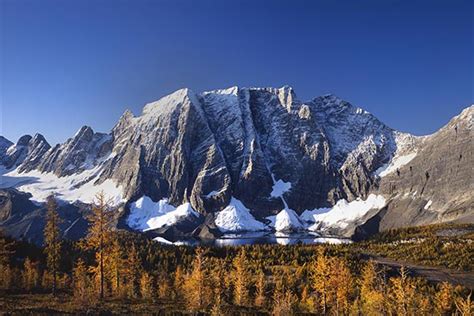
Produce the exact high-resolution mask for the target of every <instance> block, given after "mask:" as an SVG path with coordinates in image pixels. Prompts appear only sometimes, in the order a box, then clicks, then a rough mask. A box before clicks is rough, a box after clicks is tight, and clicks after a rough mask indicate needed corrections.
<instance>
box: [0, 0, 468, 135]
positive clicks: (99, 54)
mask: <svg viewBox="0 0 474 316" xmlns="http://www.w3.org/2000/svg"><path fill="white" fill-rule="evenodd" d="M0 5H1V7H0V9H1V11H0V12H1V13H0V14H1V16H0V20H1V69H0V70H1V106H2V108H1V131H0V134H2V135H4V136H6V137H7V138H9V139H11V140H14V141H16V139H17V138H18V137H19V136H20V135H22V134H26V133H30V134H33V133H35V132H40V133H42V134H43V135H45V137H46V138H47V139H48V141H49V142H50V143H51V144H54V143H56V142H60V141H64V140H65V139H67V138H68V137H71V136H72V135H73V134H74V133H75V132H76V130H78V129H79V128H80V127H81V126H82V125H85V124H87V125H90V126H92V127H93V128H94V129H95V130H98V131H104V132H108V131H109V130H110V128H111V127H112V126H113V125H114V124H115V122H116V121H117V120H118V118H119V117H120V115H121V114H122V113H123V112H124V111H125V109H127V108H129V109H131V110H132V112H134V113H135V114H139V113H141V109H142V107H143V105H144V104H145V103H147V102H150V101H154V100H156V99H159V98H160V97H161V96H163V95H165V94H167V93H170V92H172V91H174V90H176V89H179V88H182V87H188V88H191V89H192V90H194V91H196V92H200V91H204V90H211V89H216V88H224V87H229V86H233V85H239V86H276V87H278V86H282V85H285V84H288V85H291V86H293V87H294V89H295V91H296V93H297V95H298V96H299V98H300V99H302V100H307V99H310V98H312V97H315V96H318V95H321V94H326V93H334V94H336V95H338V96H340V97H342V98H344V99H346V100H348V101H350V102H351V103H353V104H356V105H358V106H361V107H363V108H365V109H366V110H368V111H370V112H372V113H373V114H375V115H376V116H377V117H378V118H380V119H381V120H382V121H384V122H385V123H387V124H388V125H389V126H391V127H393V128H396V129H399V130H403V131H408V132H412V133H414V134H427V133H431V132H433V131H435V130H437V129H438V128H439V127H441V126H442V125H443V124H445V123H446V122H447V121H448V120H449V118H451V117H452V116H454V115H456V114H457V113H459V112H460V111H461V109H462V108H464V107H466V106H467V105H468V104H471V103H472V102H473V72H474V66H473V64H474V62H473V56H474V51H473V32H474V31H473V4H472V1H458V0H453V1H435V0H428V1H413V0H407V1H390V0H377V1H366V0H360V1H333V0H327V1H295V0H292V1H259V0H252V1H251V0H249V1H191V0H189V1H176V0H174V1H171V0H170V1H140V0H138V1H132V0H129V1H116V0H113V1H112V0H110V1H107V0H94V1H87V0H83V1H73V0H67V1H66V0H64V1H63V0H57V1H51V0H32V1H25V0H0Z"/></svg>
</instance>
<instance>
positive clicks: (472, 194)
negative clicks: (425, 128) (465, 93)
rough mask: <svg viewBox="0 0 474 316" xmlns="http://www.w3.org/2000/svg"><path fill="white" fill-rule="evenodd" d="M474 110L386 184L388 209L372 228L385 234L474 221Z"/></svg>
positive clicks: (430, 140) (429, 140) (430, 139)
mask: <svg viewBox="0 0 474 316" xmlns="http://www.w3.org/2000/svg"><path fill="white" fill-rule="evenodd" d="M473 126H474V105H472V106H470V107H468V108H466V109H465V110H464V111H463V112H462V113H461V114H460V115H458V116H456V117H454V118H453V119H452V120H451V121H450V122H449V123H448V124H447V125H446V126H444V127H443V128H441V129H440V130H439V131H438V132H436V133H434V134H433V135H430V136H426V137H424V138H423V139H422V142H421V144H419V145H418V146H417V147H416V148H415V153H416V154H415V156H414V158H413V159H412V160H410V161H409V162H408V163H407V164H405V165H403V166H401V167H400V168H398V170H396V171H394V172H391V173H390V174H387V175H386V176H384V177H382V179H381V180H380V185H379V187H378V188H377V189H374V190H377V191H378V192H379V193H381V194H383V195H384V196H387V197H388V202H387V205H386V206H385V208H384V209H383V210H382V211H381V212H380V214H377V215H376V218H375V219H373V220H372V221H371V222H369V224H370V225H369V224H368V225H367V226H372V227H371V228H370V229H376V230H385V229H389V228H395V227H404V226H413V225H423V224H429V223H434V222H444V221H453V220H454V221H462V222H473V221H474V130H473Z"/></svg>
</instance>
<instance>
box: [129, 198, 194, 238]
mask: <svg viewBox="0 0 474 316" xmlns="http://www.w3.org/2000/svg"><path fill="white" fill-rule="evenodd" d="M190 216H194V217H199V213H197V212H196V211H195V210H193V208H192V207H191V204H189V203H184V204H181V205H179V206H178V207H175V206H173V205H171V204H169V203H168V199H162V200H160V201H158V202H153V201H152V200H151V199H150V198H149V197H148V196H146V195H144V196H142V197H141V198H139V199H138V200H137V201H135V202H133V203H132V204H131V205H130V214H129V216H128V217H127V225H128V226H129V227H130V228H133V229H136V230H141V231H147V230H150V229H158V228H161V227H164V226H172V225H174V224H176V223H178V222H179V220H180V219H183V218H186V217H190Z"/></svg>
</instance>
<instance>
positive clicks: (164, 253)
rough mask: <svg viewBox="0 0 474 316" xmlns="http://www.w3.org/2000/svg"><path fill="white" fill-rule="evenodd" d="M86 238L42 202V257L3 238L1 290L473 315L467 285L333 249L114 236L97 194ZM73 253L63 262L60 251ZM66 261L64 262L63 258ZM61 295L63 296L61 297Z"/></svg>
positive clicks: (83, 303) (80, 301) (267, 307)
mask: <svg viewBox="0 0 474 316" xmlns="http://www.w3.org/2000/svg"><path fill="white" fill-rule="evenodd" d="M87 219H88V221H89V228H88V231H87V235H86V236H85V238H83V239H82V240H80V241H78V242H75V243H70V242H67V241H64V240H62V238H61V231H60V229H59V224H60V223H61V218H60V217H59V215H58V213H57V203H56V201H55V199H54V197H53V196H51V197H50V198H48V200H47V221H46V225H45V229H44V247H42V248H41V249H40V250H41V251H42V252H43V254H41V255H38V256H36V257H33V256H32V257H31V258H30V257H29V256H26V257H25V258H24V259H23V260H17V259H18V256H15V251H14V247H15V245H14V242H12V241H9V240H8V239H7V238H0V272H1V274H0V275H1V278H0V287H1V288H2V291H3V292H2V293H3V294H5V295H8V293H13V292H15V291H16V292H21V293H30V294H32V295H34V294H35V293H44V292H49V293H51V295H53V296H56V295H59V294H61V295H66V296H67V297H68V298H70V300H71V301H73V302H74V304H76V306H78V308H79V309H81V308H86V307H87V306H94V305H97V304H100V303H101V302H103V301H107V300H111V299H114V300H124V301H126V300H128V301H130V300H132V301H142V302H146V303H148V304H159V303H160V302H161V303H162V302H172V303H173V305H174V306H175V307H174V308H175V309H177V310H181V311H193V312H205V313H209V314H211V315H226V314H228V313H231V312H236V311H237V312H248V311H255V312H261V313H267V314H272V315H292V314H297V313H307V314H319V315H428V314H433V313H434V314H436V315H471V314H472V313H473V307H474V306H473V303H472V300H471V295H470V293H469V291H467V289H465V288H462V287H460V286H453V285H451V284H449V283H440V284H436V285H433V284H430V283H428V282H427V281H426V280H424V279H421V278H415V277H412V276H410V273H409V271H408V270H407V269H405V268H402V269H401V270H400V271H399V272H397V273H393V272H390V271H386V270H384V268H383V267H380V266H377V265H376V264H375V263H373V262H371V261H364V260H362V259H361V258H360V257H358V256H357V255H354V254H352V253H350V252H347V249H346V248H343V247H342V246H337V245H312V246H276V245H272V246H269V245H252V246H242V247H224V248H214V247H195V248H192V247H186V246H179V247H178V246H166V245H161V244H158V243H156V242H154V241H150V240H148V239H146V238H144V237H143V236H141V235H139V234H133V233H130V232H124V231H117V230H116V229H115V228H114V224H113V223H114V221H113V210H112V208H111V207H110V206H109V203H108V202H107V200H106V198H105V196H104V194H103V193H101V194H98V195H97V197H96V201H95V203H94V204H93V206H92V207H91V210H90V213H89V215H88V216H87ZM66 253H67V254H70V255H69V256H68V258H64V256H65V254H66ZM65 261H66V262H69V264H65V263H64V262H65ZM58 293H59V294H58Z"/></svg>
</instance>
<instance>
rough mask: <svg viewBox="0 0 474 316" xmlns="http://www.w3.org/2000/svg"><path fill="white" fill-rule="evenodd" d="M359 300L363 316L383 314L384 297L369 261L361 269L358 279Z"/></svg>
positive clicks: (373, 267) (379, 281)
mask: <svg viewBox="0 0 474 316" xmlns="http://www.w3.org/2000/svg"><path fill="white" fill-rule="evenodd" d="M360 299H361V303H362V311H363V312H364V314H367V315H379V314H383V309H384V295H383V289H382V281H381V279H380V277H379V274H378V271H377V270H376V267H375V264H374V262H373V261H369V262H368V263H367V264H366V265H365V266H364V268H363V269H362V273H361V279H360Z"/></svg>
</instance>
